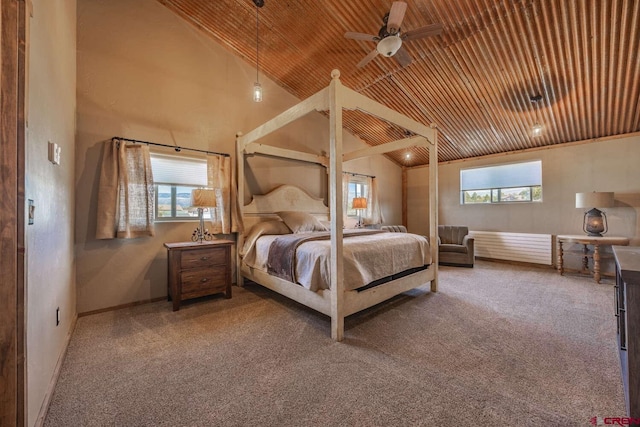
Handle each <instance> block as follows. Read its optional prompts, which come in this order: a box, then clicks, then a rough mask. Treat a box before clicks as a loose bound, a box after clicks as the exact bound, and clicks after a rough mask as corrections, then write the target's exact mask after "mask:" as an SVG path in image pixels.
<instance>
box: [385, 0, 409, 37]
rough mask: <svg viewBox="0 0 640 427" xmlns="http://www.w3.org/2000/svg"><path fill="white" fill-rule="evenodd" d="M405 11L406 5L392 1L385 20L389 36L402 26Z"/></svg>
mask: <svg viewBox="0 0 640 427" xmlns="http://www.w3.org/2000/svg"><path fill="white" fill-rule="evenodd" d="M406 11H407V4H406V3H405V2H403V1H394V2H393V4H392V5H391V10H390V11H389V18H388V19H387V31H389V33H390V34H395V33H397V32H398V30H399V29H400V25H402V20H403V19H404V14H405V12H406Z"/></svg>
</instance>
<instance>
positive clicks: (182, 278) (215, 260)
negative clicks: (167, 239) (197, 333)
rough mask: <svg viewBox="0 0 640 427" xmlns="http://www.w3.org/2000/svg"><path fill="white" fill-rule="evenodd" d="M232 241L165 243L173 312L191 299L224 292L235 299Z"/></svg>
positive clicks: (169, 295) (169, 294)
mask: <svg viewBox="0 0 640 427" xmlns="http://www.w3.org/2000/svg"><path fill="white" fill-rule="evenodd" d="M232 245H233V242H232V241H230V240H211V241H206V240H205V241H202V242H179V243H165V244H164V246H165V247H166V248H167V253H168V273H169V278H168V279H169V280H168V292H167V293H168V298H169V299H170V300H171V301H173V311H177V310H179V309H180V303H181V302H182V301H183V300H186V299H190V298H198V297H202V296H205V295H213V294H217V293H222V292H224V294H225V296H226V297H227V298H231V246H232Z"/></svg>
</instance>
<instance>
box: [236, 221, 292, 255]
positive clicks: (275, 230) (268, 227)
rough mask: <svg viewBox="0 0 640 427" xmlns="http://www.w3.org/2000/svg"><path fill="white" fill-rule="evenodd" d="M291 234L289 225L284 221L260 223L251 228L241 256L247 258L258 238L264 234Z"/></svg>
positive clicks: (245, 239)
mask: <svg viewBox="0 0 640 427" xmlns="http://www.w3.org/2000/svg"><path fill="white" fill-rule="evenodd" d="M290 233H291V230H289V227H287V225H286V224H285V223H284V222H282V221H279V220H274V221H263V222H259V223H257V224H255V225H254V226H253V227H251V229H250V230H249V232H248V233H247V235H246V236H245V238H244V245H243V246H242V251H240V256H245V255H246V254H247V253H248V252H249V251H250V250H251V248H253V245H255V243H256V240H258V237H260V236H262V235H264V234H276V235H279V234H290Z"/></svg>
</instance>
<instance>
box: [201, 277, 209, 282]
mask: <svg viewBox="0 0 640 427" xmlns="http://www.w3.org/2000/svg"><path fill="white" fill-rule="evenodd" d="M200 281H201V282H202V283H205V282H208V281H209V279H207V278H206V277H204V278H202V279H200Z"/></svg>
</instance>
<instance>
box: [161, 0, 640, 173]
mask: <svg viewBox="0 0 640 427" xmlns="http://www.w3.org/2000/svg"><path fill="white" fill-rule="evenodd" d="M158 1H159V2H160V3H162V4H164V5H165V6H166V7H168V8H169V9H170V10H172V11H174V12H175V13H176V14H178V15H179V16H181V17H182V18H184V19H185V20H186V21H188V22H189V23H191V24H192V25H194V26H195V27H197V28H198V29H200V30H201V31H203V32H205V33H206V34H208V35H210V36H211V37H212V38H214V39H215V40H217V41H218V42H220V43H221V44H222V45H224V46H225V47H226V48H227V49H229V50H230V51H231V52H233V53H234V54H236V55H240V56H241V57H244V58H245V59H246V60H247V62H249V63H250V64H255V62H256V6H255V4H254V3H253V0H215V1H210V0H158ZM407 3H408V7H407V11H406V14H405V16H404V20H403V22H402V27H401V32H403V31H409V30H412V29H415V28H418V27H422V26H424V25H428V24H433V23H441V24H442V25H443V31H442V33H441V34H440V35H438V36H435V37H430V38H425V39H418V40H411V41H405V42H404V43H403V47H404V48H405V49H406V50H407V52H408V53H409V55H410V56H411V57H412V59H413V60H412V62H411V63H410V64H409V65H408V66H406V67H402V66H401V65H400V64H399V62H398V61H397V60H396V58H394V57H391V58H385V57H382V56H380V55H378V56H377V57H376V58H375V59H373V60H372V61H371V62H370V63H368V64H367V65H366V66H364V67H362V68H358V67H357V64H358V63H359V62H360V61H361V60H362V59H363V58H364V57H365V56H366V55H367V54H368V53H369V52H371V51H372V50H373V49H374V48H375V42H373V41H365V40H351V39H346V38H345V37H344V34H345V33H346V32H348V31H352V32H359V33H366V34H377V33H378V30H379V29H380V27H381V26H382V17H383V16H384V15H385V13H387V12H388V11H389V10H390V7H391V4H392V1H391V0H349V1H344V0H322V1H318V0H265V5H264V7H262V8H261V9H260V10H259V20H260V32H259V34H260V38H259V52H260V57H259V64H260V71H261V73H264V74H265V75H267V76H268V77H269V78H270V79H272V80H273V81H275V82H277V83H278V84H279V85H281V86H282V87H283V88H285V89H286V90H287V91H289V92H290V93H291V94H293V95H295V96H296V97H298V98H300V99H305V98H307V97H308V96H310V95H312V94H314V93H315V92H317V91H319V90H320V89H322V88H324V87H326V86H327V85H328V83H329V81H330V74H331V70H332V69H336V68H337V69H339V70H340V71H341V81H342V83H343V84H344V85H345V86H348V87H350V88H352V89H354V90H356V91H357V92H360V93H362V94H363V95H366V96H368V97H370V98H373V99H375V100H377V101H378V102H380V103H382V104H384V105H386V106H388V107H390V108H393V109H395V110H397V111H400V112H402V113H403V114H406V115H408V116H410V117H412V118H413V119H415V120H417V121H419V122H422V123H425V124H430V123H435V124H436V125H437V127H438V129H439V131H440V132H439V139H438V141H439V161H450V160H457V159H464V158H469V157H475V156H482V155H487V154H494V153H502V152H509V151H517V150H523V149H528V148H534V147H543V146H550V145H554V144H561V143H567V142H572V141H581V140H589V139H594V138H602V137H607V136H612V135H619V134H625V133H630V132H636V131H640V54H639V53H638V52H639V50H640V0H408V1H407ZM252 83H253V82H247V84H248V85H251V84H252ZM537 94H539V95H541V96H542V98H541V99H540V101H539V102H532V101H531V97H532V96H535V95H537ZM536 122H539V123H541V124H542V125H543V130H542V134H541V135H540V136H537V137H534V136H532V132H531V129H532V126H533V125H534V124H535V123H536ZM344 126H345V128H346V129H347V130H349V131H350V132H351V133H353V134H355V135H357V136H359V137H360V138H361V139H362V140H364V141H366V142H367V143H368V144H371V145H377V144H380V143H383V142H387V141H390V140H395V139H399V138H402V137H403V133H404V130H403V129H396V128H393V127H391V126H390V125H388V124H386V123H383V122H381V121H379V120H377V119H374V118H370V117H368V116H365V115H364V114H361V113H358V112H349V113H348V114H345V117H344ZM407 154H410V155H409V156H407ZM389 157H390V158H392V159H393V160H394V161H395V162H397V163H398V164H400V165H406V166H415V165H420V164H424V163H426V161H427V158H428V155H427V152H426V150H423V149H418V148H416V149H413V150H411V151H410V152H407V151H404V150H403V151H402V152H393V153H390V154H389Z"/></svg>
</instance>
